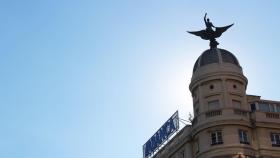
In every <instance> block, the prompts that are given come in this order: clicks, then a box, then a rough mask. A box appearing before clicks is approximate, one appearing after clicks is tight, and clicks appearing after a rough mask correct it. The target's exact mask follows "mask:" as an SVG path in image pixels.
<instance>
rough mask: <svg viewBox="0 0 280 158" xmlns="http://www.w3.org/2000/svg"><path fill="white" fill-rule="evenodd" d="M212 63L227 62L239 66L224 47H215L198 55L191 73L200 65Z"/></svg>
mask: <svg viewBox="0 0 280 158" xmlns="http://www.w3.org/2000/svg"><path fill="white" fill-rule="evenodd" d="M214 63H220V64H222V63H229V64H233V65H236V66H238V67H239V68H241V67H240V65H239V62H238V60H237V58H236V57H235V56H234V55H233V54H232V53H231V52H229V51H227V50H224V49H220V48H215V49H208V50H206V51H204V52H203V53H202V54H201V55H200V56H199V57H198V59H197V60H196V62H195V64H194V67H193V73H195V72H196V71H197V70H198V69H199V68H201V67H204V66H206V65H209V64H214Z"/></svg>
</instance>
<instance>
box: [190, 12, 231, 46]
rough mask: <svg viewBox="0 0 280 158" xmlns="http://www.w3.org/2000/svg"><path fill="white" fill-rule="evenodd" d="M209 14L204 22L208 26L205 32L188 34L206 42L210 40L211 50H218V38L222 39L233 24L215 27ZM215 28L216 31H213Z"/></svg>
mask: <svg viewBox="0 0 280 158" xmlns="http://www.w3.org/2000/svg"><path fill="white" fill-rule="evenodd" d="M206 16H207V13H205V15H204V22H205V25H206V29H205V30H201V31H188V33H190V34H193V35H196V36H199V37H200V38H202V39H204V40H210V48H217V45H219V43H218V42H217V41H216V38H218V37H220V36H221V35H222V34H223V33H224V32H225V31H226V30H227V29H228V28H230V27H231V26H232V25H233V24H231V25H227V26H224V27H215V26H214V25H213V24H212V23H211V22H210V19H209V18H207V19H206ZM212 28H215V31H214V30H213V29H212Z"/></svg>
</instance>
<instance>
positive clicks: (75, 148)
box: [0, 0, 280, 158]
mask: <svg viewBox="0 0 280 158" xmlns="http://www.w3.org/2000/svg"><path fill="white" fill-rule="evenodd" d="M279 8H280V1H277V0H275V1H272V0H271V1H249V0H248V1H244V0H236V1H230V2H229V1H221V0H219V1H218V0H217V1H202V0H196V1H187V0H184V1H183V0H178V1H170V0H141V1H133V0H115V1H113V0H111V1H110V0H103V1H94V0H79V1H78V0H77V1H74V0H24V1H23V0H8V1H4V0H2V1H1V2H0V19H1V24H0V54H1V56H0V73H1V76H0V157H1V158H112V157H114V158H142V145H143V144H144V143H145V142H146V141H147V140H148V139H149V138H150V136H152V135H153V133H154V132H155V131H156V130H157V129H158V128H159V127H160V126H161V125H162V124H163V123H164V122H165V121H166V120H167V119H168V118H169V117H170V116H171V115H172V114H173V113H174V112H175V111H176V110H177V109H178V110H179V115H180V117H181V118H187V115H188V113H189V112H192V101H191V95H190V92H189V90H188V85H189V83H190V79H191V75H192V67H193V65H194V62H195V60H196V59H197V57H198V56H199V55H200V54H201V53H202V52H203V51H204V50H205V49H207V48H208V47H209V46H208V41H204V40H201V39H200V38H198V37H195V36H192V35H190V34H187V33H186V31H187V30H192V31H196V30H200V29H204V27H205V26H204V23H203V16H204V13H205V12H207V13H208V15H209V17H210V19H211V21H212V22H213V23H214V25H216V26H224V25H228V24H231V23H233V22H234V26H233V27H232V28H230V29H229V30H228V31H227V32H226V33H224V34H223V36H222V37H221V38H219V39H218V41H219V42H220V45H219V47H220V48H224V49H227V50H229V51H231V52H232V53H234V54H235V55H236V57H237V58H238V59H239V62H240V64H241V65H242V67H243V71H244V74H245V75H246V76H247V78H248V80H249V84H248V88H247V93H249V94H256V95H260V96H262V97H263V98H264V99H271V100H280V95H279V88H280V87H279V81H280V75H279V74H280V69H279V67H280V63H279V58H280V44H279V41H280V30H279V28H280V20H279V19H280V17H279Z"/></svg>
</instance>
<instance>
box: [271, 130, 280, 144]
mask: <svg viewBox="0 0 280 158" xmlns="http://www.w3.org/2000/svg"><path fill="white" fill-rule="evenodd" d="M270 140H271V145H272V146H273V147H280V133H275V132H271V133H270Z"/></svg>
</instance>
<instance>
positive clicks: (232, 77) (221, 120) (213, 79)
mask: <svg viewBox="0 0 280 158" xmlns="http://www.w3.org/2000/svg"><path fill="white" fill-rule="evenodd" d="M204 21H205V24H206V27H207V28H206V30H201V31H195V32H189V33H191V34H194V35H197V36H200V37H201V38H202V39H205V40H209V41H210V49H208V50H206V51H204V52H203V53H202V54H201V55H200V56H199V57H198V59H197V60H196V62H195V65H194V68H193V75H192V79H191V83H190V85H189V89H190V91H191V93H192V97H193V109H194V120H193V130H192V139H193V146H194V151H193V152H194V155H193V156H194V157H197V158H220V157H221V158H224V157H225V158H227V157H228V158H234V157H238V158H239V157H240V158H241V157H254V155H255V150H254V147H253V146H252V145H250V143H251V141H252V140H251V137H250V136H251V135H252V130H251V129H252V125H251V122H250V116H249V110H250V109H249V106H248V101H247V97H246V87H247V83H248V80H247V78H246V77H245V76H244V75H243V71H242V67H241V66H240V64H239V62H238V60H237V58H236V57H235V56H234V55H233V54H232V53H231V52H229V51H227V50H225V49H220V48H217V45H218V44H219V43H218V42H217V41H216V38H218V37H220V36H221V34H222V33H223V32H225V31H226V30H227V29H228V28H230V27H231V26H232V25H233V24H231V25H228V26H225V27H215V31H214V30H213V29H212V27H213V24H212V23H211V22H210V20H209V19H208V21H206V14H205V16H204Z"/></svg>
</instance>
